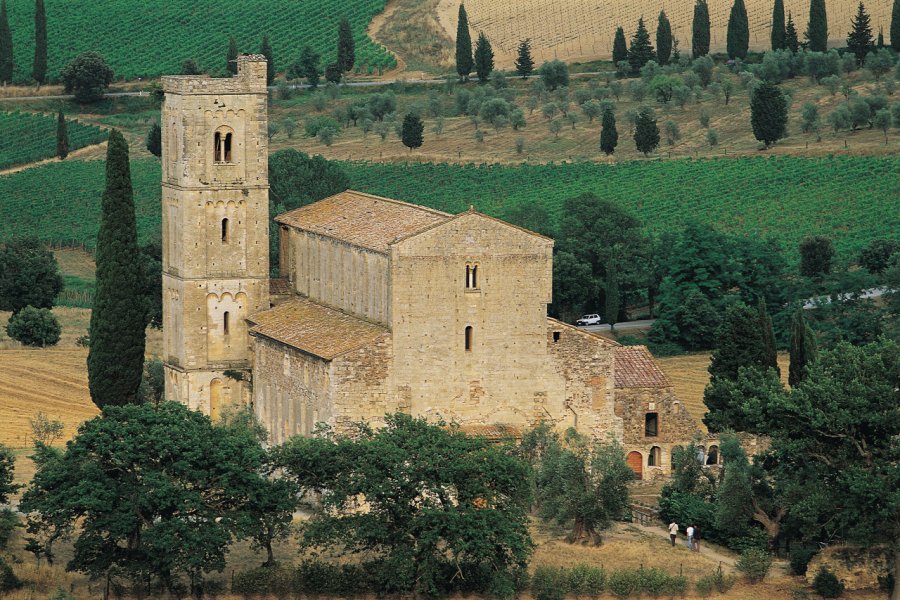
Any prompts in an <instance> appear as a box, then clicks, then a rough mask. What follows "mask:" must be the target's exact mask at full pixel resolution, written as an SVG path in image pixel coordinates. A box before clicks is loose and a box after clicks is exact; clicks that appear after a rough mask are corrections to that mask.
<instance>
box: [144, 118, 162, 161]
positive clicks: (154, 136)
mask: <svg viewBox="0 0 900 600" xmlns="http://www.w3.org/2000/svg"><path fill="white" fill-rule="evenodd" d="M146 145H147V152H149V153H150V154H152V155H153V156H155V157H156V158H160V157H161V156H162V128H161V127H160V126H159V123H154V124H153V125H151V126H150V131H148V132H147V144H146Z"/></svg>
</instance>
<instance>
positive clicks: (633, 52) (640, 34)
mask: <svg viewBox="0 0 900 600" xmlns="http://www.w3.org/2000/svg"><path fill="white" fill-rule="evenodd" d="M653 58H654V54H653V45H652V44H651V43H650V33H649V32H648V31H647V28H646V27H645V26H644V17H641V18H640V19H638V25H637V30H636V31H635V32H634V35H633V36H631V45H630V46H629V47H628V62H629V63H631V70H632V71H633V72H634V73H637V72H639V71H640V70H641V67H643V66H644V65H646V64H647V63H648V62H650V61H651V60H653Z"/></svg>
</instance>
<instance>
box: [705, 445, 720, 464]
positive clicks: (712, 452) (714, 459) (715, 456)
mask: <svg viewBox="0 0 900 600" xmlns="http://www.w3.org/2000/svg"><path fill="white" fill-rule="evenodd" d="M706 464H708V465H717V464H719V447H718V446H710V447H709V453H707V455H706Z"/></svg>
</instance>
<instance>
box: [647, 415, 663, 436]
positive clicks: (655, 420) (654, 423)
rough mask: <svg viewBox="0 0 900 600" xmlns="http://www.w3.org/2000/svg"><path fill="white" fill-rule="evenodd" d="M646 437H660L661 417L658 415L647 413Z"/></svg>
mask: <svg viewBox="0 0 900 600" xmlns="http://www.w3.org/2000/svg"><path fill="white" fill-rule="evenodd" d="M644 435H645V436H646V437H656V436H657V435H659V415H658V414H657V413H647V414H646V416H645V417H644Z"/></svg>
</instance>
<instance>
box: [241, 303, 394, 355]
mask: <svg viewBox="0 0 900 600" xmlns="http://www.w3.org/2000/svg"><path fill="white" fill-rule="evenodd" d="M248 321H249V322H250V325H251V328H250V334H251V335H261V336H264V337H267V338H271V339H273V340H275V341H277V342H281V343H283V344H287V345H288V346H292V347H294V348H297V349H298V350H301V351H303V352H306V353H308V354H313V355H315V356H318V357H320V358H323V359H325V360H332V359H333V358H335V357H336V356H339V355H341V354H343V353H345V352H349V351H351V350H356V349H357V348H362V347H363V346H365V345H367V344H370V343H371V342H373V341H375V340H376V339H377V338H378V337H380V336H382V335H384V334H386V333H388V330H387V328H385V327H382V326H380V325H375V324H374V323H369V322H368V321H363V320H362V319H357V318H356V317H352V316H350V315H348V314H345V313H342V312H340V311H338V310H334V309H332V308H327V307H325V306H322V305H321V304H316V303H315V302H312V301H311V300H307V299H306V298H299V297H298V298H295V299H293V300H289V301H287V302H285V303H283V304H279V305H278V306H276V307H275V308H272V309H270V310H267V311H263V312H261V313H257V314H255V315H253V316H252V317H250V318H249V319H248Z"/></svg>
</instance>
